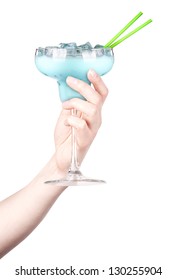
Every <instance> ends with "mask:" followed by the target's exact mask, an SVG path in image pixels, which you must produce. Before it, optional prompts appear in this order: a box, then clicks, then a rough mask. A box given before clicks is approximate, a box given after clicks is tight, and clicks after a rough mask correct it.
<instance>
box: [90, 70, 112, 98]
mask: <svg viewBox="0 0 176 280" xmlns="http://www.w3.org/2000/svg"><path fill="white" fill-rule="evenodd" d="M87 77H88V79H89V81H90V82H91V83H92V84H93V86H94V89H95V90H96V92H98V93H99V94H100V96H101V97H102V100H103V102H104V101H105V99H106V97H107V95H108V88H107V87H106V85H105V83H104V82H103V80H102V78H101V77H100V76H99V75H98V74H97V73H96V72H95V71H94V70H93V69H90V70H89V72H88V74H87Z"/></svg>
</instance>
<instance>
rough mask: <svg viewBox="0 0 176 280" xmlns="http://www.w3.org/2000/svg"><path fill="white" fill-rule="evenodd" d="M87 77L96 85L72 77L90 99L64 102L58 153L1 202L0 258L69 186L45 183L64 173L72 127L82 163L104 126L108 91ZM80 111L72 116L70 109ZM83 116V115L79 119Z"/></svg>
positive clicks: (99, 81)
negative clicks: (102, 111) (35, 174)
mask: <svg viewBox="0 0 176 280" xmlns="http://www.w3.org/2000/svg"><path fill="white" fill-rule="evenodd" d="M88 78H89V80H90V82H91V83H92V84H93V86H94V88H93V87H91V86H89V85H88V84H86V83H84V82H83V81H80V80H75V79H73V78H69V79H68V80H67V82H68V84H69V86H71V87H72V88H74V89H75V90H77V91H78V92H79V93H80V94H82V95H83V96H84V97H85V98H86V100H87V101H84V100H81V99H71V100H69V101H66V102H65V103H63V110H62V112H61V114H60V117H59V119H58V121H57V124H56V130H55V146H56V152H55V154H54V155H53V157H52V158H51V160H50V161H49V162H48V163H47V165H46V166H45V167H44V168H43V170H42V171H41V172H40V173H39V174H38V175H37V176H36V178H34V180H33V181H32V182H31V183H29V184H28V185H27V186H26V187H24V188H23V189H21V190H20V191H18V192H17V193H15V194H13V195H12V196H10V197H8V198H7V199H5V200H3V201H1V202H0V257H3V256H4V255H5V254H6V253H8V252H9V251H10V250H11V249H13V248H14V247H15V246H17V245H18V244H19V243H20V242H21V241H22V240H24V239H25V238H26V237H27V236H28V235H29V234H30V233H31V232H32V231H33V230H34V229H35V228H36V226H37V225H38V224H39V223H40V222H41V221H42V219H43V218H44V217H45V215H46V214H47V212H48V211H49V209H50V208H51V206H52V205H53V204H54V202H55V201H56V199H57V198H58V197H59V196H60V194H61V193H62V192H63V191H64V190H65V189H66V187H64V186H63V187H57V186H53V185H47V184H44V182H45V181H47V180H53V179H59V178H62V177H64V176H65V174H66V172H67V170H68V168H69V164H70V154H71V127H74V128H75V129H76V135H77V148H78V159H79V163H81V162H82V160H83V158H84V157H85V154H86V152H87V151H88V149H89V147H90V145H91V143H92V141H93V139H94V138H95V136H96V134H97V131H98V129H99V127H100V125H101V108H102V105H103V103H104V101H105V99H106V96H107V93H108V90H107V88H106V86H105V84H104V83H103V81H102V79H101V78H100V77H99V76H98V75H97V74H96V73H94V72H92V71H91V72H89V74H88ZM72 108H75V109H76V110H77V111H78V115H77V116H71V115H70V109H72ZM80 116H81V118H80Z"/></svg>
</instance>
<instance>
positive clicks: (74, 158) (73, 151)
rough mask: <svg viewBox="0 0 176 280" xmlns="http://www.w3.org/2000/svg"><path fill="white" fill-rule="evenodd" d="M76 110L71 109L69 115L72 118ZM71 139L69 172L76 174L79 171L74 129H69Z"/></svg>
mask: <svg viewBox="0 0 176 280" xmlns="http://www.w3.org/2000/svg"><path fill="white" fill-rule="evenodd" d="M76 113H77V110H76V109H72V110H71V114H72V116H76ZM71 130H72V131H71V134H72V135H71V137H72V149H71V166H70V172H76V171H79V164H78V158H77V146H76V135H75V134H76V133H75V128H74V127H72V128H71Z"/></svg>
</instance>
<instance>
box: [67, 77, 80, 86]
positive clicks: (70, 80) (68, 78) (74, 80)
mask: <svg viewBox="0 0 176 280" xmlns="http://www.w3.org/2000/svg"><path fill="white" fill-rule="evenodd" d="M66 81H67V82H68V83H71V84H76V83H77V81H78V80H77V79H76V78H74V77H70V76H69V77H67V79H66Z"/></svg>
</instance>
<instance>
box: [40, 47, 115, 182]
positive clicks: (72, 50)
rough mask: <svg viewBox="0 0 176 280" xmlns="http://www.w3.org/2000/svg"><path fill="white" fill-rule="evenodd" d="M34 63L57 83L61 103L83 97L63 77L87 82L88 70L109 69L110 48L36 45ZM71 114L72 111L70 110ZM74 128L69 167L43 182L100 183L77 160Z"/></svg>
mask: <svg viewBox="0 0 176 280" xmlns="http://www.w3.org/2000/svg"><path fill="white" fill-rule="evenodd" d="M35 63H36V67H37V68H38V70H39V71H40V72H41V73H43V74H44V75H46V76H48V77H51V78H54V79H56V81H57V83H58V86H59V94H60V99H61V101H62V102H64V101H66V100H68V99H71V98H81V99H84V98H83V96H81V95H80V94H79V93H78V92H76V91H74V90H73V89H71V88H70V87H69V86H68V85H67V84H66V78H67V77H68V76H73V77H75V78H77V79H80V80H83V81H85V82H86V83H88V84H90V81H89V80H88V78H87V72H88V71H89V69H94V70H95V71H96V72H97V73H98V74H99V75H104V74H106V73H107V72H109V71H110V70H111V68H112V66H113V63H114V55H113V50H112V48H104V47H102V46H97V47H95V48H92V47H91V45H90V44H89V43H87V44H85V45H82V46H76V44H75V43H71V44H60V45H59V46H57V47H46V48H38V49H37V50H36V54H35ZM72 114H74V110H72ZM74 135H75V133H74V128H72V137H73V141H72V142H73V144H72V160H71V167H70V169H69V172H68V174H67V176H66V178H63V179H60V180H55V181H47V182H46V183H54V184H57V185H58V186H60V185H85V184H95V183H104V181H102V180H95V179H87V178H85V177H84V176H83V175H82V174H81V172H80V170H79V166H78V163H77V155H76V144H75V143H76V141H75V136H74Z"/></svg>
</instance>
